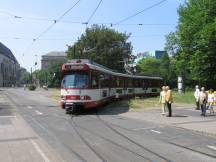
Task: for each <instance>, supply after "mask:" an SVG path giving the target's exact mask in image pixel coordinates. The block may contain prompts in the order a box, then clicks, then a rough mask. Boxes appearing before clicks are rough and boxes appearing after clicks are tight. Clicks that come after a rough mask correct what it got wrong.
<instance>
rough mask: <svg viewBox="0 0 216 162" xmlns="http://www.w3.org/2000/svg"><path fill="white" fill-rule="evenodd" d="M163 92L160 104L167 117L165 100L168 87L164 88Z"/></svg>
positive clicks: (163, 113)
mask: <svg viewBox="0 0 216 162" xmlns="http://www.w3.org/2000/svg"><path fill="white" fill-rule="evenodd" d="M161 89H162V91H161V92H160V99H159V103H161V106H162V107H161V108H162V115H165V112H166V99H165V95H166V87H165V86H163V87H162V88H161Z"/></svg>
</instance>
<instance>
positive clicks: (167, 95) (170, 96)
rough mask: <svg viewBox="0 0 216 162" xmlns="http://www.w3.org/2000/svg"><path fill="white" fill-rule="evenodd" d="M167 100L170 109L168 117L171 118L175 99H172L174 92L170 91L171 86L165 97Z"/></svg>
mask: <svg viewBox="0 0 216 162" xmlns="http://www.w3.org/2000/svg"><path fill="white" fill-rule="evenodd" d="M165 99H166V105H167V108H168V112H169V113H168V116H167V117H171V116H172V103H173V98H172V91H171V89H170V87H169V86H166V95H165Z"/></svg>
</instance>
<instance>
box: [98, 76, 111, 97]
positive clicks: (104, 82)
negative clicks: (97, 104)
mask: <svg viewBox="0 0 216 162" xmlns="http://www.w3.org/2000/svg"><path fill="white" fill-rule="evenodd" d="M109 81H110V76H109V75H107V74H100V77H99V85H100V86H99V89H100V97H101V98H106V97H109V96H110V84H109Z"/></svg>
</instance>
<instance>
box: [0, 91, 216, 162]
mask: <svg viewBox="0 0 216 162" xmlns="http://www.w3.org/2000/svg"><path fill="white" fill-rule="evenodd" d="M1 95H4V96H5V97H6V98H7V99H8V101H10V104H11V106H13V109H8V110H7V108H6V107H5V108H4V107H3V106H2V107H3V109H2V110H0V114H1V113H3V110H4V113H6V114H5V115H8V114H7V113H9V115H11V114H19V115H21V116H22V118H23V119H24V120H25V121H26V123H27V124H28V125H29V126H30V127H31V128H32V129H33V130H34V131H35V133H36V134H37V135H38V136H39V137H40V138H42V139H43V141H45V142H46V143H47V145H49V147H51V148H52V149H53V150H55V153H56V154H58V156H59V157H61V159H62V161H65V162H82V161H83V162H145V161H146V162H183V161H184V162H193V161H194V162H214V161H216V142H215V141H216V140H215V137H210V136H206V135H201V134H198V133H195V132H193V131H189V130H184V129H180V128H175V127H172V126H165V125H161V124H159V123H155V122H148V121H140V120H135V119H132V118H126V117H122V116H119V113H120V112H121V111H106V109H100V110H98V111H88V112H85V113H82V114H80V115H78V116H73V117H72V116H70V115H66V114H65V112H64V111H63V110H62V109H60V108H59V106H58V104H57V103H56V101H54V100H52V99H49V98H48V92H46V91H34V92H30V91H24V90H23V89H19V88H17V89H3V90H2V91H1ZM0 124H1V123H0ZM41 153H42V155H43V154H44V156H45V157H46V152H45V151H43V150H41ZM46 158H47V157H46ZM44 161H46V162H49V161H51V160H50V159H49V158H47V159H45V160H44Z"/></svg>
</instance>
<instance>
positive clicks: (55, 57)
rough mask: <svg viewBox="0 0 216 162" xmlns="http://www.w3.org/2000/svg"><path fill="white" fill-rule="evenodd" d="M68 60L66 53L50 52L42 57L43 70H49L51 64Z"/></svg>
mask: <svg viewBox="0 0 216 162" xmlns="http://www.w3.org/2000/svg"><path fill="white" fill-rule="evenodd" d="M66 60H67V53H66V52H49V53H47V54H45V55H42V59H41V69H43V70H44V69H47V68H48V67H49V65H50V64H51V63H54V62H60V61H62V62H65V61H66Z"/></svg>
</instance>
